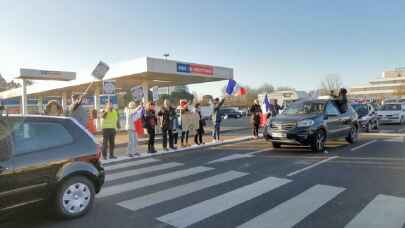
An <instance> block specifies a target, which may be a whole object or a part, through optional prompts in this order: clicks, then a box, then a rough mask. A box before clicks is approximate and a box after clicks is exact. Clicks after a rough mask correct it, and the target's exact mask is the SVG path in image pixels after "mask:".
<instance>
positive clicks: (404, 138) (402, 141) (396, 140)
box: [384, 137, 405, 143]
mask: <svg viewBox="0 0 405 228" xmlns="http://www.w3.org/2000/svg"><path fill="white" fill-rule="evenodd" d="M404 141H405V137H395V138H390V139H385V140H384V142H397V143H404Z"/></svg>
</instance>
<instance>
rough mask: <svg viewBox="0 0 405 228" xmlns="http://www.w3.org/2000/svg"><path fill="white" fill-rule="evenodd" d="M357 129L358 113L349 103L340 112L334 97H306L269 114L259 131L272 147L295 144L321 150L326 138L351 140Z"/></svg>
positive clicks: (353, 138)
mask: <svg viewBox="0 0 405 228" xmlns="http://www.w3.org/2000/svg"><path fill="white" fill-rule="evenodd" d="M358 130H359V124H358V117H357V114H356V112H355V111H354V110H353V109H352V108H351V106H350V105H348V110H347V111H346V112H345V113H341V112H340V111H339V109H338V106H337V105H336V102H335V101H334V100H306V101H297V102H294V103H291V104H290V105H289V106H288V107H287V108H286V110H285V111H284V112H283V113H282V114H280V115H278V116H276V117H274V118H271V119H270V120H269V121H268V122H267V124H266V127H265V129H264V133H263V135H264V137H265V138H266V139H268V140H271V141H272V144H273V147H274V148H279V147H281V145H282V144H293V145H294V144H295V145H297V144H298V145H307V146H310V147H311V149H312V151H314V152H322V151H324V150H325V142H326V140H327V139H331V138H346V140H347V141H348V142H349V143H354V142H355V141H356V140H357V136H358Z"/></svg>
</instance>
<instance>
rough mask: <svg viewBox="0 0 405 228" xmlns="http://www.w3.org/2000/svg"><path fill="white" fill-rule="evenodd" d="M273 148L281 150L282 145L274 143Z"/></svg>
mask: <svg viewBox="0 0 405 228" xmlns="http://www.w3.org/2000/svg"><path fill="white" fill-rule="evenodd" d="M271 144H272V145H273V148H281V143H278V142H272V143H271Z"/></svg>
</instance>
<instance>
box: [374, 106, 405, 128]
mask: <svg viewBox="0 0 405 228" xmlns="http://www.w3.org/2000/svg"><path fill="white" fill-rule="evenodd" d="M377 114H378V117H379V118H380V123H397V124H404V123H405V104H404V103H385V104H384V105H382V106H381V107H380V109H379V110H378V111H377Z"/></svg>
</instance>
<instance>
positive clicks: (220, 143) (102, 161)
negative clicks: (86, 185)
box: [101, 136, 260, 165]
mask: <svg viewBox="0 0 405 228" xmlns="http://www.w3.org/2000/svg"><path fill="white" fill-rule="evenodd" d="M253 139H254V138H253V136H245V137H240V138H236V139H229V140H225V141H223V142H216V143H207V144H204V145H198V146H191V147H187V148H180V149H177V150H171V151H167V152H165V151H158V152H157V153H155V154H148V153H142V154H141V155H140V156H136V157H128V156H120V157H118V158H117V159H114V160H107V161H105V160H101V163H102V164H103V165H105V164H111V163H116V162H121V161H127V160H133V159H139V158H148V157H156V156H160V155H166V154H172V153H177V152H185V151H193V150H197V149H204V148H210V147H214V146H223V145H228V144H233V143H240V142H245V141H250V140H253ZM259 139H260V138H259Z"/></svg>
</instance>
